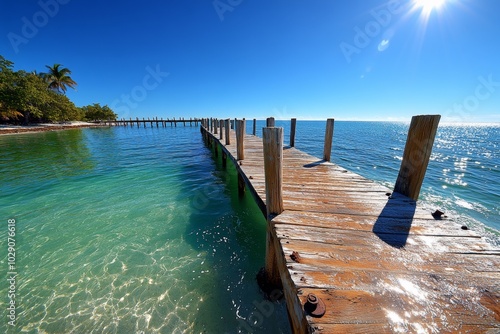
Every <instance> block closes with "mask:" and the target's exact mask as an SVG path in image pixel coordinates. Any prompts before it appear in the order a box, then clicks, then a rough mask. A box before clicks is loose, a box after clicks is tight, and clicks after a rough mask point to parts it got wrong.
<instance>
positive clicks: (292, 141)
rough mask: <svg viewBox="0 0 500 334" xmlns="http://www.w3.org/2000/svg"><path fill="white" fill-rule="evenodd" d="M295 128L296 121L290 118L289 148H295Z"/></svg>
mask: <svg viewBox="0 0 500 334" xmlns="http://www.w3.org/2000/svg"><path fill="white" fill-rule="evenodd" d="M296 127H297V119H296V118H292V120H291V121H290V147H295V128H296Z"/></svg>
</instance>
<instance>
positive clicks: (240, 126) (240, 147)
mask: <svg viewBox="0 0 500 334" xmlns="http://www.w3.org/2000/svg"><path fill="white" fill-rule="evenodd" d="M244 141H245V120H239V121H236V152H237V153H236V159H237V160H243V159H245V151H244Z"/></svg>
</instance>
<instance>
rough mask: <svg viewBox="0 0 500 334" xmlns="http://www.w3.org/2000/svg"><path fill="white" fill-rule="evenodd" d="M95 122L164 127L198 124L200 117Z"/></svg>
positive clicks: (100, 122) (122, 119)
mask: <svg viewBox="0 0 500 334" xmlns="http://www.w3.org/2000/svg"><path fill="white" fill-rule="evenodd" d="M97 122H98V123H99V124H104V125H114V126H131V127H133V126H137V127H141V126H142V127H146V125H148V124H149V126H150V127H154V126H156V127H157V128H159V127H163V128H165V127H167V126H171V127H176V126H177V124H181V125H183V126H198V123H200V119H198V118H189V119H184V118H178V119H175V117H174V118H172V119H170V118H167V119H163V118H160V119H158V117H155V118H153V119H150V118H149V117H148V119H145V118H142V119H139V118H138V117H136V118H135V119H132V118H129V119H124V118H121V119H119V120H107V121H97Z"/></svg>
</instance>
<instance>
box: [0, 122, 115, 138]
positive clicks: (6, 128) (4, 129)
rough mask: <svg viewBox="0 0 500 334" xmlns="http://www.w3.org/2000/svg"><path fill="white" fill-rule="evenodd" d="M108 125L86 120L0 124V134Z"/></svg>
mask: <svg viewBox="0 0 500 334" xmlns="http://www.w3.org/2000/svg"><path fill="white" fill-rule="evenodd" d="M96 127H109V125H104V124H95V123H88V122H68V123H62V124H58V123H55V124H49V123H42V124H34V125H0V136H3V135H13V134H19V133H37V132H46V131H61V130H70V129H79V128H96Z"/></svg>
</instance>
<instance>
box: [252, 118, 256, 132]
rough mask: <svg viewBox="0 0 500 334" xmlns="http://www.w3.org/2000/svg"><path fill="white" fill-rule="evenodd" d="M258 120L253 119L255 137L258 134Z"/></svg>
mask: <svg viewBox="0 0 500 334" xmlns="http://www.w3.org/2000/svg"><path fill="white" fill-rule="evenodd" d="M256 131H257V120H256V119H255V118H254V119H253V131H252V135H254V136H255V134H256V133H257V132H256Z"/></svg>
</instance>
